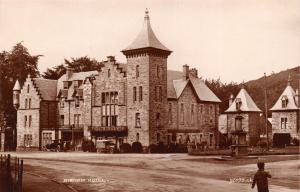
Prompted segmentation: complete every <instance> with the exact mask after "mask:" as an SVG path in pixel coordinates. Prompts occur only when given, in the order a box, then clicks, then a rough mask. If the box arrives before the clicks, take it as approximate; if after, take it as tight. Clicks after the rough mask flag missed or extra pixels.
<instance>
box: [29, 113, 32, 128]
mask: <svg viewBox="0 0 300 192" xmlns="http://www.w3.org/2000/svg"><path fill="white" fill-rule="evenodd" d="M31 121H32V117H31V115H29V120H28V127H31Z"/></svg>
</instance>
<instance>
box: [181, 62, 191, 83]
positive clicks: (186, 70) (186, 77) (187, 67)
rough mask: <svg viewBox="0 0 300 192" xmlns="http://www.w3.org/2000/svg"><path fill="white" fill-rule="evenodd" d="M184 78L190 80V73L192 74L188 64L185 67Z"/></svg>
mask: <svg viewBox="0 0 300 192" xmlns="http://www.w3.org/2000/svg"><path fill="white" fill-rule="evenodd" d="M182 72H183V77H184V78H185V79H189V73H190V70H189V66H188V65H187V64H185V65H183V71H182Z"/></svg>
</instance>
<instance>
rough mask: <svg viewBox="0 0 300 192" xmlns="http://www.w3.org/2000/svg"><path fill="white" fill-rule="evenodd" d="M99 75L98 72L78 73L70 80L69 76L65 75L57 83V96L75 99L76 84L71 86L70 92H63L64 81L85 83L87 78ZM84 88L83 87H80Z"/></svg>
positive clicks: (73, 74)
mask: <svg viewBox="0 0 300 192" xmlns="http://www.w3.org/2000/svg"><path fill="white" fill-rule="evenodd" d="M95 75H98V71H86V72H78V73H72V75H71V76H70V78H69V79H67V75H66V74H64V75H63V76H61V77H60V78H59V79H58V83H57V95H56V96H61V95H62V96H63V97H66V99H68V100H72V99H73V94H74V92H75V90H74V83H73V82H72V84H71V85H70V86H69V89H68V90H63V82H64V81H75V80H82V81H84V80H85V79H86V78H87V77H90V76H95ZM79 88H82V87H79Z"/></svg>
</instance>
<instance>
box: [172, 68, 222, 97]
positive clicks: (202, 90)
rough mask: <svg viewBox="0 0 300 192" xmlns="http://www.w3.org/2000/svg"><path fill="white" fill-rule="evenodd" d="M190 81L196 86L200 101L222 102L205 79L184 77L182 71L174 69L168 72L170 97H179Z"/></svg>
mask: <svg viewBox="0 0 300 192" xmlns="http://www.w3.org/2000/svg"><path fill="white" fill-rule="evenodd" d="M189 82H190V83H191V84H192V86H193V87H194V90H195V91H196V94H197V96H198V98H199V100H200V101H208V102H221V100H220V99H219V98H218V97H217V96H216V95H215V94H214V93H213V92H212V91H211V90H210V89H209V88H208V87H207V85H206V84H205V83H204V81H203V80H201V79H199V78H195V77H192V76H190V78H189V79H184V78H183V74H182V72H180V71H172V70H168V74H167V86H168V90H167V91H168V92H167V93H168V98H173V99H178V98H179V97H180V95H181V93H182V92H183V90H184V88H185V87H186V86H187V84H188V83H189Z"/></svg>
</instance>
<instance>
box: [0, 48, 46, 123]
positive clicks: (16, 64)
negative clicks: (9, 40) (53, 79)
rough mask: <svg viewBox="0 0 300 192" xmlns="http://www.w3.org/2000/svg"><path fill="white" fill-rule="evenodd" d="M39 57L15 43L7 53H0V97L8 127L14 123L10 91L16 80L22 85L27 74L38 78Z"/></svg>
mask: <svg viewBox="0 0 300 192" xmlns="http://www.w3.org/2000/svg"><path fill="white" fill-rule="evenodd" d="M41 56H42V55H31V54H30V53H29V52H28V49H27V48H26V47H25V46H24V45H23V44H22V43H17V44H16V45H15V46H14V47H13V48H12V50H11V51H9V52H7V51H2V52H1V53H0V81H1V83H0V86H1V87H0V91H1V90H2V92H1V93H0V95H1V97H2V102H1V103H2V108H3V111H4V112H5V114H6V117H7V124H8V126H13V124H14V123H15V122H14V121H15V117H13V114H14V113H13V112H12V111H13V104H12V89H13V86H14V83H15V81H16V80H17V79H18V80H19V81H20V83H21V84H23V82H24V81H25V79H26V77H27V75H28V74H29V75H31V77H37V76H39V71H38V68H37V65H38V60H39V58H40V57H41ZM4 90H5V91H4Z"/></svg>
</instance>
